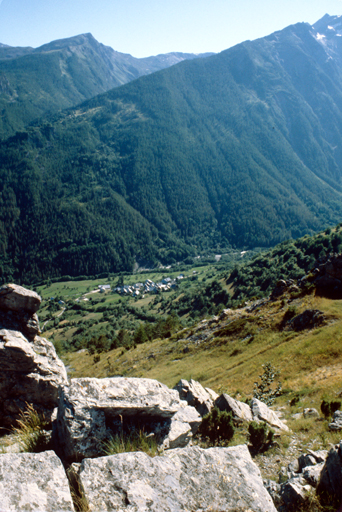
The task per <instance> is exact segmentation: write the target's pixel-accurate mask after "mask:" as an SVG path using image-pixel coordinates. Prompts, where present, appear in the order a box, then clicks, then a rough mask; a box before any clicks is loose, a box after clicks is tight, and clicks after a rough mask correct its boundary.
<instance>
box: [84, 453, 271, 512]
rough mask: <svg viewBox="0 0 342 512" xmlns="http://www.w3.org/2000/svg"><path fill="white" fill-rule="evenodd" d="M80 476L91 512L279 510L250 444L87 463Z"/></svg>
mask: <svg viewBox="0 0 342 512" xmlns="http://www.w3.org/2000/svg"><path fill="white" fill-rule="evenodd" d="M79 478H80V482H81V485H82V487H83V489H84V494H85V497H86V499H87V501H88V505H89V510H90V511H91V512H95V511H99V510H101V511H103V512H105V511H112V510H117V511H120V512H124V511H132V512H133V511H135V512H143V511H147V510H149V511H150V512H161V511H162V512H181V511H184V512H185V511H187V512H188V511H192V510H193V511H195V510H197V511H200V510H203V511H204V510H224V511H226V512H228V511H230V510H231V511H233V510H234V511H235V510H246V511H247V510H249V511H250V512H276V509H275V507H274V505H273V503H272V499H271V498H270V496H269V494H268V493H267V491H266V489H265V488H264V486H263V482H262V479H261V476H260V472H259V469H258V468H257V466H256V465H255V464H254V462H253V461H252V459H251V456H250V454H249V451H248V449H247V447H246V446H234V447H229V448H209V449H206V450H204V449H202V448H199V447H190V448H183V449H176V450H169V451H168V452H165V455H164V456H158V457H154V458H151V457H149V456H148V455H146V454H145V453H142V452H135V453H122V454H119V455H112V456H109V457H100V458H97V459H84V460H83V461H82V463H81V468H80V472H79Z"/></svg>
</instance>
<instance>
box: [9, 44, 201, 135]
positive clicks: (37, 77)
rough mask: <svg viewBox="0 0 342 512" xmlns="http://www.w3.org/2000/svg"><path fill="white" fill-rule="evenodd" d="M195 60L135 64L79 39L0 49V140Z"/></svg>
mask: <svg viewBox="0 0 342 512" xmlns="http://www.w3.org/2000/svg"><path fill="white" fill-rule="evenodd" d="M197 57H198V55H195V54H185V53H169V54H166V55H157V56H154V57H147V58H142V59H137V58H135V57H132V56H131V55H128V54H124V53H119V52H116V51H114V50H113V49H112V48H110V47H109V46H104V45H103V44H101V43H99V42H98V41H96V39H94V37H93V36H92V35H91V34H81V35H79V36H76V37H71V38H68V39H61V40H58V41H53V42H51V43H48V44H45V45H43V46H40V47H39V48H35V49H34V48H13V47H10V46H6V45H0V112H1V115H0V137H1V138H7V137H8V136H9V135H13V134H14V133H15V131H17V130H22V129H23V128H24V127H25V126H26V125H27V124H28V123H30V122H31V121H33V120H35V119H37V118H39V117H41V116H43V115H45V114H48V113H53V112H56V111H58V110H60V109H64V108H68V107H71V106H74V105H77V104H78V103H80V102H81V101H84V100H86V99H89V98H92V97H93V96H95V95H97V94H99V93H102V92H105V91H108V90H109V89H112V88H113V87H118V86H119V85H122V84H125V83H127V82H129V81H131V80H134V79H136V78H138V77H139V76H141V75H145V74H148V73H153V72H154V71H157V70H159V69H163V68H166V67H168V66H172V65H173V64H176V63H178V62H180V61H182V60H185V59H193V58H197Z"/></svg>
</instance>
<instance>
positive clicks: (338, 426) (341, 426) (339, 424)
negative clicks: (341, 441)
mask: <svg viewBox="0 0 342 512" xmlns="http://www.w3.org/2000/svg"><path fill="white" fill-rule="evenodd" d="M329 428H330V430H342V411H335V412H334V415H333V418H332V421H331V423H329Z"/></svg>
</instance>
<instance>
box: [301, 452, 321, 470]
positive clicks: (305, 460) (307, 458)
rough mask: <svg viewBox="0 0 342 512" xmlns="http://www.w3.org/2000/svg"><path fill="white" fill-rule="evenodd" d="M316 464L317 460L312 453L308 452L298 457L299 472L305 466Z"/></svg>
mask: <svg viewBox="0 0 342 512" xmlns="http://www.w3.org/2000/svg"><path fill="white" fill-rule="evenodd" d="M316 464H317V461H316V459H315V457H314V456H313V455H310V454H308V453H307V454H302V455H300V456H299V457H298V465H299V472H301V471H302V470H303V469H304V468H307V467H308V466H315V465H316Z"/></svg>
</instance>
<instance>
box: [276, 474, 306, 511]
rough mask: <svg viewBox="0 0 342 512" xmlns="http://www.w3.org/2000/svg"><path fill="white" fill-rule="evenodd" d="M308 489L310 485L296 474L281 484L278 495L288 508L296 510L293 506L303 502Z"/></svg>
mask: <svg viewBox="0 0 342 512" xmlns="http://www.w3.org/2000/svg"><path fill="white" fill-rule="evenodd" d="M310 490H311V486H310V485H308V484H307V483H306V481H305V479H304V478H303V477H302V476H301V475H298V476H296V477H294V478H291V479H290V480H288V481H287V482H285V483H284V484H282V485H281V490H280V496H281V499H282V500H283V502H284V503H285V505H286V506H287V507H288V508H290V509H291V508H292V509H293V510H296V508H294V507H296V506H297V505H300V504H301V503H304V501H305V499H306V497H307V495H308V493H309V492H310Z"/></svg>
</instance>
